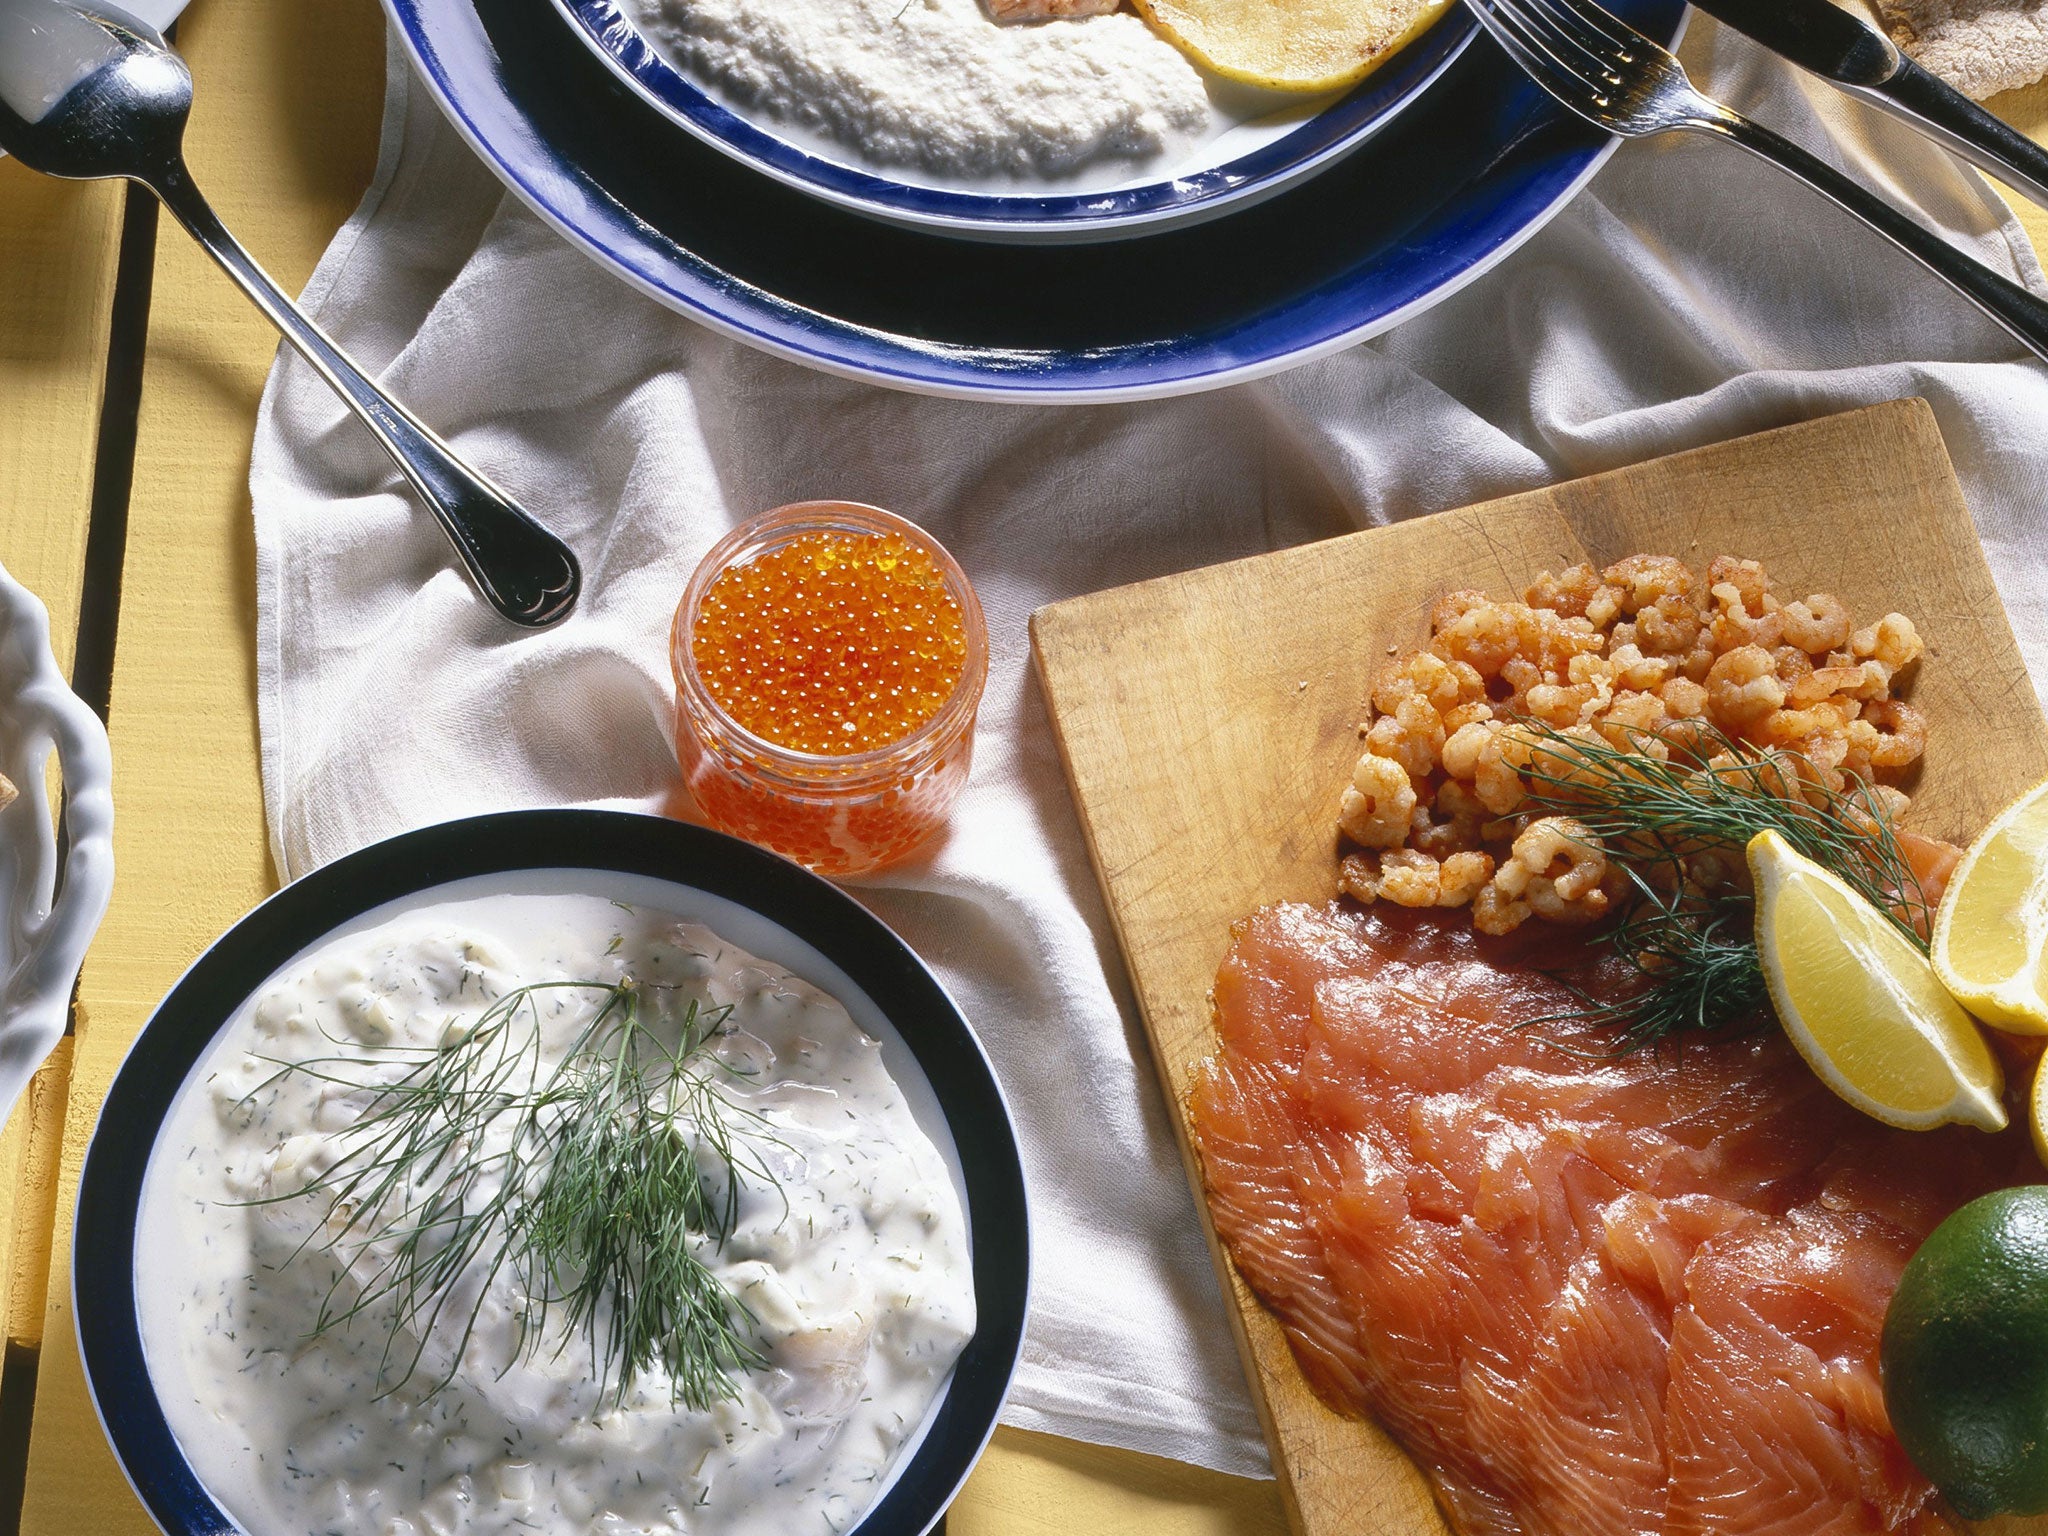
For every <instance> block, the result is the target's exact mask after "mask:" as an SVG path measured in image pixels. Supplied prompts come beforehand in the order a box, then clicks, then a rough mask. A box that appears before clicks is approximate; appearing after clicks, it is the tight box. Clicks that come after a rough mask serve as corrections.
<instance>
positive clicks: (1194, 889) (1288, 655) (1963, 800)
mask: <svg viewBox="0 0 2048 1536" xmlns="http://www.w3.org/2000/svg"><path fill="white" fill-rule="evenodd" d="M1839 527H1855V528H1857V529H1858V530H1860V535H1859V538H1858V539H1857V540H1856V541H1854V542H1853V543H1845V542H1842V541H1836V540H1827V539H1821V538H1816V537H1815V536H1814V530H1816V529H1827V528H1839ZM1639 551H1649V552H1657V553H1670V554H1677V555H1681V556H1683V557H1685V558H1686V559H1688V560H1689V561H1691V562H1693V563H1694V564H1695V565H1701V566H1703V565H1704V564H1705V563H1706V561H1707V560H1708V559H1710V558H1711V557H1713V556H1714V555H1717V554H1722V553H1732V554H1740V555H1744V556H1748V557H1751V558H1755V559H1760V560H1762V561H1763V562H1764V563H1765V565H1766V567H1767V568H1768V569H1769V570H1770V571H1771V573H1772V575H1773V576H1774V577H1775V578H1776V579H1778V580H1779V581H1780V582H1781V583H1782V584H1783V585H1784V586H1786V587H1788V588H1796V589H1797V590H1799V591H1801V592H1806V591H1815V590H1821V591H1832V592H1835V593H1837V594H1838V595H1840V596H1841V597H1842V598H1843V599H1845V600H1846V601H1847V602H1848V604H1849V606H1850V608H1851V611H1852V612H1854V613H1857V614H1862V615H1871V616H1875V615H1877V614H1881V613H1884V612H1886V611H1887V610H1889V609H1892V608H1899V609H1902V610H1903V611H1905V612H1907V613H1910V614H1911V615H1912V616H1913V617H1914V619H1915V620H1916V621H1917V622H1918V623H1919V625H1920V629H1921V632H1922V634H1923V635H1924V636H1925V637H1926V639H1927V643H1928V653H1927V657H1926V659H1925V661H1924V662H1923V664H1922V667H1921V672H1920V676H1919V678H1918V680H1917V682H1916V683H1915V685H1914V688H1913V691H1912V694H1911V697H1912V699H1913V701H1914V702H1915V703H1916V704H1917V705H1919V706H1920V707H1921V708H1922V709H1924V710H1925V711H1926V712H1927V715H1928V718H1929V721H1930V724H1931V726H1932V742H1931V745H1930V746H1929V748H1928V752H1927V758H1926V764H1925V769H1924V773H1923V776H1922V782H1921V783H1920V785H1919V786H1918V794H1917V799H1916V803H1915V810H1914V815H1913V824H1914V825H1915V826H1917V827H1919V828H1920V829H1921V830H1924V831H1927V832H1930V833H1933V834H1935V835H1938V836H1944V837H1949V838H1966V837H1967V836H1968V835H1969V834H1970V833H1972V832H1973V831H1974V830H1975V829H1976V828H1978V827H1979V826H1981V825H1982V824H1983V822H1984V821H1985V820H1987V819H1988V817H1989V816H1990V814H1991V813H1992V812H1993V811H1994V810H1995V809H1996V808H1997V807H1998V806H1999V805H2001V804H2003V803H2004V802H2005V801H2006V800H2007V799H2009V798H2010V797H2011V796H2013V795H2014V794H2017V793H2018V792H2019V791H2020V790H2022V789H2024V788H2026V787H2028V786H2029V785H2031V784H2033V783H2034V782H2036V781H2037V780H2038V779H2039V778H2040V777H2041V775H2042V774H2043V772H2044V771H2048V725H2044V722H2043V718H2042V713H2041V709H2040V706H2039V704H2038V703H2037V702H2036V699H2035V695H2034V691H2033V688H2032V686H2031V685H2030V684H2029V682H2028V678H2027V674H2026V670H2025V667H2024V665H2023V664H2022V662H2021V660H2020V655H2019V650H2018V647H2017V646H2016V645H2015V643H2014V641H2013V636H2012V632H2011V630H2010V628H2009V627H2008V625H2007V623H2006V618H2005V613H2004V609H2003V608H2002V607H2001V605H2000V603H1999V599H1998V594H1997V591H1996V589H1995V588H1994V587H1993V585H1992V581H1991V574H1990V571H1989V570H1988V568H1987V567H1986V565H1985V562H1984V555H1983V550H1982V548H1981V546H1980V545H1979V544H1978V542H1977V537H1976V532H1975V529H1974V528H1973V526H1972V524H1971V521H1970V514H1969V509H1968V508H1967V507H1965V506H1964V504H1963V500H1962V495H1961V492H1960V490H1959V489H1958V487H1957V485H1956V481H1955V476H1954V473H1953V471H1952V470H1951V468H1950V466H1949V461H1948V455H1947V452H1946V451H1945V449H1944V448H1943V446H1942V442H1941V438H1940V434H1939V432H1938V431H1937V429H1936V427H1935V423H1934V416H1933V413H1932V412H1931V411H1930V410H1929V409H1928V407H1927V406H1926V404H1925V403H1924V402H1923V401H1919V400H1905V401H1897V402H1893V403H1890V404H1886V405H1880V406H1874V407H1871V408H1869V409H1867V410H1862V411H1857V412H1852V413H1849V414H1846V415H1841V416H1834V417H1829V418H1826V419H1823V420H1820V421H1817V422H1811V423H1807V424H1804V425H1801V426H1794V427H1787V428H1784V429H1782V430H1779V431H1775V432H1768V433H1764V434H1761V435H1759V436H1756V437H1751V438H1745V439H1742V440H1740V441H1737V442H1733V443H1727V444H1723V445H1720V446H1716V447H1712V448H1706V449H1701V450H1699V451H1696V452H1693V453H1687V454H1682V455H1679V456H1677V457H1674V458H1669V459H1663V460H1658V461H1655V462H1652V463H1648V464H1642V465H1637V466H1634V467H1632V468H1629V469H1624V470H1618V471H1615V472H1614V473H1611V474H1605V475H1599V476H1595V477H1593V478H1591V479H1587V480H1580V481H1576V482H1573V483H1570V484H1566V485H1561V486H1557V487H1553V488H1550V489H1546V490H1541V491H1535V492H1531V493H1529V494H1527V495H1521V496H1514V497H1510V498H1507V499H1505V500H1502V501H1496V502H1489V503H1486V504H1484V505H1482V506H1478V507H1471V508H1467V509H1465V510H1462V511H1457V512H1448V513H1443V514H1440V515H1438V516H1436V517H1431V518H1425V519H1421V520H1418V521H1415V522H1410V523H1402V524H1397V525H1395V526H1392V527H1388V528H1381V529H1374V530H1370V531H1367V532H1364V533H1359V534H1354V535H1350V536H1348V537H1345V538H1340V539H1333V540H1330V541H1329V542H1327V543H1322V544H1316V545H1310V546H1306V547H1303V548H1298V549H1290V550H1284V551H1281V552H1278V553H1275V554H1270V555H1261V556H1258V557H1255V558H1253V559H1250V560H1243V561H1238V562H1235V563H1232V564H1229V565H1223V566H1215V567H1211V568H1209V569H1207V570H1201V571H1195V572H1192V573H1189V574H1186V575H1180V576H1171V577H1166V578H1163V579H1160V580H1157V581H1151V582H1146V583H1143V584H1140V585H1137V586H1132V587H1125V588H1121V589H1118V590H1114V591H1109V592H1101V593H1096V594H1094V595H1092V596H1088V597H1082V598H1077V599H1074V600H1072V601H1069V602H1064V603H1059V604H1055V605H1053V606H1051V607H1048V608H1044V609H1041V610H1040V611H1039V612H1038V614H1037V615H1036V616H1035V618H1034V621H1033V626H1032V632H1033V642H1034V647H1035V651H1036V656H1037V661H1038V667H1039V673H1040V676H1041V678H1042V680H1043V682H1044V685H1045V690H1046V695H1047V698H1048V701H1049V703H1050V705H1051V710H1052V717H1053V720H1054V723H1055V727H1056V729H1057V731H1058V734H1059V739H1060V748H1061V752H1062V755H1063V758H1064V761H1065V764H1066V768H1067V774H1068V779H1069V782H1070V785H1071V786H1072V788H1073V791H1074V797H1075V800H1076V802H1077V804H1078V806H1079V809H1080V814H1081V819H1082V822H1083V825H1084V828H1085V830H1086V833H1087V837H1088V844H1089V848H1090V851H1091V853H1092V855H1093V858H1094V862H1095V869H1096V873H1097V875H1098V877H1099V878H1100V880H1101V883H1102V887H1103V891H1104V893H1105V895H1106V897H1107V899H1108V902H1109V905H1110V910H1111V913H1112V916H1113V918H1114V920H1115V924H1116V931H1117V937H1118V940H1119V942H1120V944H1121V946H1122V949H1123V954H1124V958H1125V960H1126V961H1127V963H1128V964H1129V967H1130V970H1131V974H1132V978H1133V981H1134V983H1135V985H1136V990H1137V995H1138V1000H1139V1004H1140V1007H1141V1009H1142V1011H1143V1013H1144V1018H1145V1024H1146V1028H1147V1031H1148V1033H1149V1035H1150V1039H1151V1044H1152V1049H1153V1056H1154V1060H1155V1063H1156V1065H1157V1067H1158V1069H1159V1072H1160V1074H1161V1077H1162V1079H1163V1081H1164V1084H1165V1088H1166V1092H1167V1095H1168V1097H1169V1098H1170V1099H1171V1100H1172V1102H1173V1103H1174V1104H1175V1105H1176V1106H1181V1105H1184V1103H1185V1095H1186V1092H1187V1089H1188V1086H1189V1081H1190V1073H1191V1071H1192V1069H1193V1067H1194V1065H1195V1064H1196V1063H1197V1062H1198V1061H1199V1060H1200V1059H1201V1058H1203V1057H1204V1056H1206V1055H1208V1054H1209V1052H1210V1051H1211V1049H1212V1048H1213V1043H1214V1034H1213V1030H1212V1026H1211V1021H1210V1009H1209V1000H1208V997H1209V988H1210V985H1211V983H1212V981H1213V980H1214V977H1215V974H1216V968H1217V965H1218V963H1219V962H1220V961H1221V959H1222V957H1223V952H1224V949H1225V947H1226V945H1227V944H1228V942H1229V936H1230V935H1229V930H1230V925H1231V923H1232V922H1233V921H1234V920H1236V919H1237V918H1239V917H1242V916H1244V915H1245V914H1246V913H1249V912H1251V911H1252V910H1254V909H1255V908H1257V907H1259V906H1261V905H1264V904H1265V903H1267V902H1273V901H1319V900H1325V899H1328V898H1329V897H1330V896H1332V895H1333V894H1334V892H1335V875H1336V864H1337V841H1336V832H1335V828H1336V805H1337V800H1338V797H1339V795H1340V793H1341V791H1342V787H1343V785H1344V784H1345V783H1346V782H1347V781H1348V780H1349V777H1350V769H1351V764H1352V762H1353V761H1354V760H1355V758H1356V757H1357V755H1358V751H1359V743H1358V727H1359V722H1360V719H1361V716H1362V715H1363V713H1364V707H1363V701H1364V699H1365V695H1366V690H1367V686H1368V682H1369V679H1370V678H1371V676H1372V674H1373V673H1374V671H1375V670H1376V669H1377V668H1378V667H1379V666H1380V665H1381V664H1382V663H1383V662H1384V661H1385V659H1386V657H1387V655H1388V653H1389V652H1390V651H1391V650H1393V649H1396V648H1405V647H1407V646H1411V645H1414V644H1416V643H1417V642H1419V641H1421V640H1422V639H1424V638H1426V636H1427V632H1428V624H1427V615H1428V611H1429V607H1430V605H1431V603H1432V602H1433V601H1434V600H1435V599H1436V598H1437V597H1438V596H1440V595H1441V594H1442V593H1444V592H1446V591H1449V590H1452V589H1455V588H1461V587H1483V588H1486V589H1487V590H1489V591H1491V592H1493V593H1495V594H1498V595H1501V596H1508V595H1519V594H1520V592H1521V591H1522V589H1523V587H1524V586H1526V585H1527V583H1528V582H1529V581H1530V579H1531V578H1533V577H1534V576H1535V575H1536V574H1537V573H1538V572H1539V571H1541V570H1543V569H1546V568H1548V569H1551V570H1557V569H1560V568H1562V567H1563V566H1565V565H1569V564H1571V563H1573V562H1575V561H1578V560H1582V559H1590V560H1592V561H1593V562H1594V563H1595V564H1602V563H1605V562H1608V561H1612V560H1614V559H1617V558H1619V557H1621V556H1622V555H1626V554H1632V553H1636V552H1639ZM1176 1119H1177V1121H1181V1124H1180V1129H1181V1133H1182V1135H1181V1140H1182V1151H1183V1154H1184V1155H1186V1156H1187V1159H1188V1171H1189V1176H1190V1177H1191V1178H1194V1179H1196V1187H1197V1189H1198V1190H1199V1188H1200V1183H1199V1178H1198V1176H1197V1171H1196V1165H1195V1162H1194V1158H1193V1155H1192V1152H1191V1151H1190V1149H1189V1146H1188V1142H1187V1137H1186V1126H1185V1123H1184V1120H1183V1119H1182V1117H1181V1116H1177V1117H1176ZM1204 1219H1205V1224H1206V1215H1205V1218H1204ZM1208 1235H1209V1240H1210V1245H1211V1248H1212V1250H1214V1251H1215V1252H1216V1256H1217V1265H1218V1272H1219V1275H1220V1276H1221V1278H1222V1280H1223V1283H1224V1285H1225V1287H1226V1289H1227V1291H1228V1293H1229V1296H1230V1299H1231V1301H1232V1302H1233V1306H1232V1307H1231V1313H1232V1316H1233V1321H1234V1324H1235V1326H1236V1329H1237V1332H1238V1342H1239V1344H1240V1346H1241V1348H1242V1350H1243V1353H1244V1359H1245V1365H1246V1371H1247V1375H1248V1376H1249V1377H1250V1379H1251V1381H1252V1383H1253V1388H1254V1392H1255V1394H1256V1396H1257V1397H1258V1399H1259V1408H1260V1413H1261V1416H1262V1418H1263V1421H1264V1423H1265V1426H1266V1431H1267V1437H1268V1440H1269V1442H1270V1443H1271V1446H1272V1450H1273V1453H1274V1462H1275V1466H1276V1468H1277V1470H1278V1472H1279V1475H1280V1480H1281V1492H1282V1496H1283V1498H1284V1500H1285V1502H1286V1506H1287V1510H1288V1514H1289V1517H1290V1519H1291V1521H1292V1522H1293V1524H1294V1527H1295V1528H1296V1529H1297V1530H1298V1531H1300V1532H1302V1533H1304V1536H1438V1533H1442V1532H1443V1531H1444V1529H1445V1527H1444V1525H1443V1522H1442V1520H1441V1518H1440V1516H1439V1515H1438V1513H1437V1511H1436V1508H1435V1505H1434V1503H1433V1502H1432V1499H1431V1497H1430V1493H1429V1490H1428V1488H1427V1487H1426V1485H1425V1484H1424V1482H1423V1480H1422V1478H1421V1477H1420V1476H1419V1474H1418V1473H1417V1472H1416V1471H1415V1469H1414V1468H1413V1466H1412V1465H1411V1464H1410V1463H1409V1462H1408V1460H1407V1459H1406V1457H1405V1456H1403V1455H1402V1454H1401V1452H1400V1451H1399V1450H1398V1448H1396V1447H1395V1446H1394V1445H1393V1444H1392V1443H1391V1442H1390V1441H1389V1440H1388V1438H1387V1437H1386V1436H1385V1435H1384V1434H1383V1433H1382V1432H1381V1431H1380V1430H1379V1429H1378V1428H1377V1427H1376V1426H1375V1425H1373V1424H1372V1423H1370V1422H1368V1421H1363V1420H1358V1419H1351V1418H1345V1417H1342V1416H1340V1415H1339V1414H1337V1413H1335V1412H1333V1411H1331V1410H1330V1409H1329V1408H1328V1407H1326V1406H1325V1405H1324V1404H1323V1403H1322V1402H1321V1401H1320V1400H1319V1399H1318V1398H1317V1397H1316V1396H1315V1395H1314V1394H1313V1393H1312V1392H1311V1391H1310V1390H1309V1388H1308V1386H1307V1384H1306V1383H1305V1381H1304V1380H1303V1378H1302V1376H1301V1373H1300V1371H1299V1370H1298V1369H1297V1367H1296V1365H1295V1362H1294V1359H1293V1356H1292V1355H1291V1354H1290V1353H1289V1351H1288V1348H1287V1345H1286V1342H1285V1339H1284V1337H1283V1335H1282V1334H1281V1331H1280V1328H1279V1325H1278V1324H1277V1323H1276V1322H1275V1321H1274V1319H1273V1317H1272V1316H1271V1314H1269V1313H1268V1312H1267V1311H1266V1310H1265V1309H1264V1308H1263V1307H1261V1306H1260V1305H1259V1304H1258V1302H1257V1301H1256V1300H1255V1299H1254V1298H1253V1297H1252V1296H1251V1294H1250V1292H1249V1291H1248V1290H1247V1288H1246V1287H1245V1285H1244V1284H1243V1282H1242V1281H1241V1280H1240V1279H1239V1278H1238V1276H1237V1274H1236V1272H1235V1271H1234V1270H1233V1269H1232V1268H1231V1266H1230V1264H1229V1262H1228V1260H1227V1259H1226V1258H1225V1257H1224V1256H1223V1254H1222V1252H1221V1249H1220V1248H1219V1247H1218V1245H1217V1243H1216V1237H1215V1233H1214V1231H1213V1229H1212V1230H1210V1231H1209V1234H1208ZM2028 1528H2030V1527H2029V1526H2028V1525H2024V1524H2022V1523H2018V1522H2014V1523H2011V1524H2009V1525H2008V1526H2006V1527H2004V1529H2007V1530H2010V1531H2013V1532H2017V1531H2019V1530H2022V1529H2028ZM2032 1528H2040V1529H2048V1526H2043V1525H2042V1524H2041V1523H2039V1522H2035V1523H2033V1527H2032Z"/></svg>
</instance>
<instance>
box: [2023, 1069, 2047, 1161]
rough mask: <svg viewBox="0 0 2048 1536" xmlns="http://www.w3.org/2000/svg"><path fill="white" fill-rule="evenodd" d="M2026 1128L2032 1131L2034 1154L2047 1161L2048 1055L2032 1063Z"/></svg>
mask: <svg viewBox="0 0 2048 1536" xmlns="http://www.w3.org/2000/svg"><path fill="white" fill-rule="evenodd" d="M2027 1122H2028V1125H2027V1128H2028V1129H2029V1130H2031V1131H2032V1132H2033V1133H2034V1156H2036V1157H2038V1158H2040V1159H2041V1161H2042V1162H2044V1163H2048V1056H2043V1057H2042V1058H2041V1059H2040V1060H2039V1061H2037V1062H2035V1063H2034V1088H2033V1092H2031V1093H2029V1094H2028V1095H2027Z"/></svg>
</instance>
